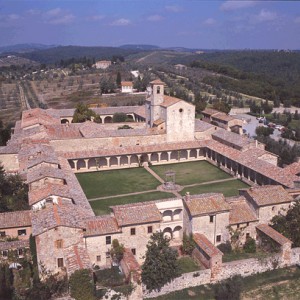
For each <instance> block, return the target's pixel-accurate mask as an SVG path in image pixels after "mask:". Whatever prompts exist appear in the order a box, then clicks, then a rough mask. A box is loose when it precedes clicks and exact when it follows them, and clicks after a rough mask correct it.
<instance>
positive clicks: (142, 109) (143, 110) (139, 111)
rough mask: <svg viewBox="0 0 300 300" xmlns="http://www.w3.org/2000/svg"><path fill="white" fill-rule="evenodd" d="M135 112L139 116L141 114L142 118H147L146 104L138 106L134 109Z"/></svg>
mask: <svg viewBox="0 0 300 300" xmlns="http://www.w3.org/2000/svg"><path fill="white" fill-rule="evenodd" d="M134 114H136V115H137V116H140V117H142V118H144V119H145V118H146V108H145V105H141V106H138V107H137V108H136V109H135V110H134Z"/></svg>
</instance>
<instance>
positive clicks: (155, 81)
mask: <svg viewBox="0 0 300 300" xmlns="http://www.w3.org/2000/svg"><path fill="white" fill-rule="evenodd" d="M150 84H163V85H164V84H165V83H164V82H162V81H161V80H160V79H155V80H153V81H151V82H150Z"/></svg>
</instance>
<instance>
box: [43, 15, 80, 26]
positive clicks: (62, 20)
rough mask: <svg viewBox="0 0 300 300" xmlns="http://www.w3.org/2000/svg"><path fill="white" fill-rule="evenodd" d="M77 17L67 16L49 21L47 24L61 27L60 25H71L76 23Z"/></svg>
mask: <svg viewBox="0 0 300 300" xmlns="http://www.w3.org/2000/svg"><path fill="white" fill-rule="evenodd" d="M74 19H75V16H74V15H73V14H66V15H63V16H60V17H57V18H54V19H52V20H49V21H48V22H47V23H49V24H53V25H60V24H70V23H72V22H73V21H74Z"/></svg>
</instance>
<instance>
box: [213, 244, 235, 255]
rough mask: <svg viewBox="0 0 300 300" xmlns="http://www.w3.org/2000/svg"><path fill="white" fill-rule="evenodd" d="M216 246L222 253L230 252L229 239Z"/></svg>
mask: <svg viewBox="0 0 300 300" xmlns="http://www.w3.org/2000/svg"><path fill="white" fill-rule="evenodd" d="M217 248H218V249H219V250H220V251H221V252H223V253H224V254H227V253H231V252H232V246H231V244H230V242H229V241H227V242H226V243H222V244H220V245H218V246H217Z"/></svg>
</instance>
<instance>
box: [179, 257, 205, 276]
mask: <svg viewBox="0 0 300 300" xmlns="http://www.w3.org/2000/svg"><path fill="white" fill-rule="evenodd" d="M177 262H178V265H179V270H180V274H183V273H190V272H195V271H199V270H201V268H200V267H199V266H198V265H197V264H196V263H195V262H194V260H193V259H192V258H191V257H189V256H184V257H181V258H179V259H178V260H177Z"/></svg>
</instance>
